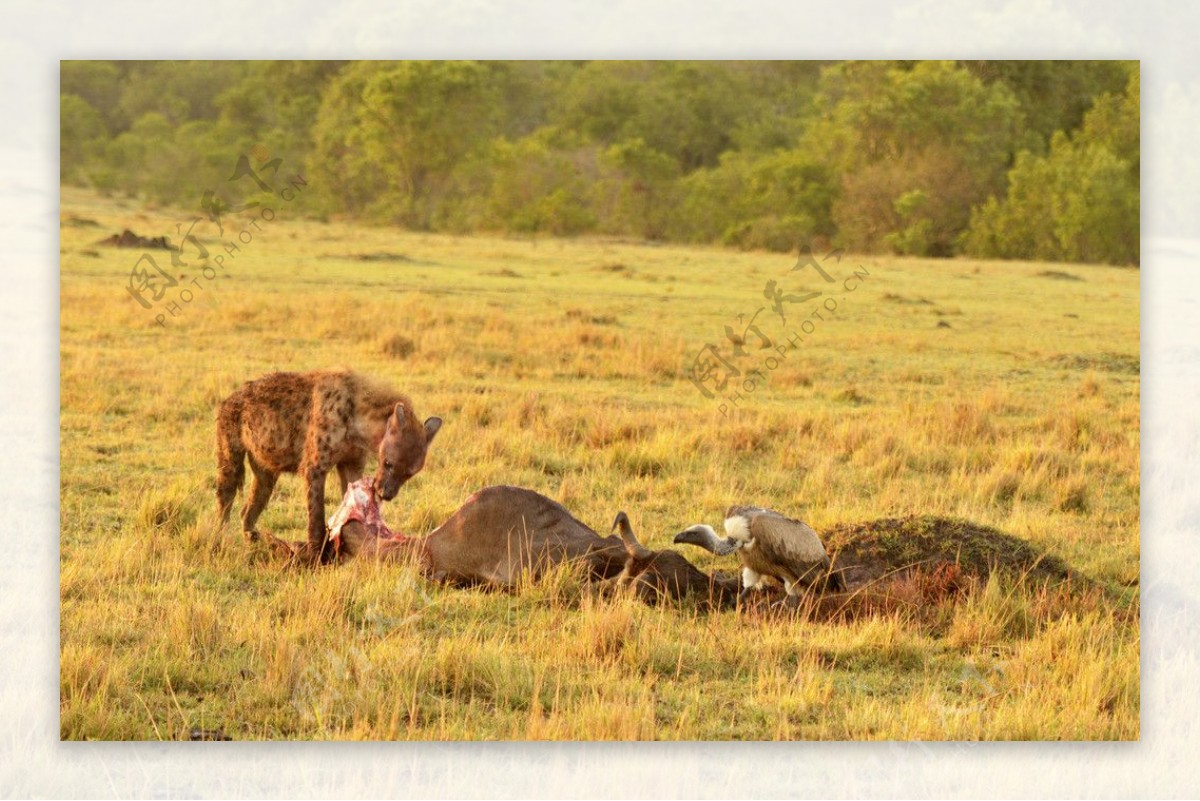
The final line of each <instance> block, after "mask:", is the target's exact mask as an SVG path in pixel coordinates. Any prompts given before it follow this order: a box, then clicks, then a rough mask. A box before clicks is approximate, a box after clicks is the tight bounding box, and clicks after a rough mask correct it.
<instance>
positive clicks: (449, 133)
mask: <svg viewBox="0 0 1200 801" xmlns="http://www.w3.org/2000/svg"><path fill="white" fill-rule="evenodd" d="M497 105H498V96H497V81H496V68H495V67H491V66H488V65H484V64H480V63H476V62H466V61H445V62H428V61H407V62H398V63H390V64H379V63H371V62H368V63H360V64H353V65H351V66H350V67H348V68H347V69H346V70H345V71H343V73H342V74H341V75H339V77H338V79H337V80H335V81H334V82H333V83H332V84H331V85H330V87H329V89H328V90H327V91H326V93H325V97H324V99H323V101H322V104H321V111H320V113H319V115H318V121H317V125H316V128H315V130H314V138H315V139H316V145H315V157H316V164H317V166H318V169H319V172H320V174H321V176H322V178H323V179H324V180H327V181H328V182H329V191H330V192H331V193H332V194H333V195H334V196H335V197H336V198H339V199H341V200H342V201H343V202H344V206H343V208H344V209H345V210H348V211H354V210H363V211H365V212H366V213H367V214H368V215H369V216H373V217H376V218H380V219H386V220H389V221H392V222H396V223H400V224H402V225H406V226H409V227H413V228H422V229H427V228H430V227H431V226H432V225H433V224H434V222H435V219H436V217H437V214H438V212H439V208H441V207H442V206H444V205H445V204H447V203H451V202H453V201H454V197H453V192H452V189H453V186H454V173H455V170H456V169H457V168H458V167H460V165H462V164H463V163H465V162H466V161H468V160H469V159H470V158H471V157H472V156H473V155H474V154H475V151H477V150H479V149H481V148H483V147H485V146H486V145H487V143H488V142H489V141H491V139H492V137H493V136H494V135H495V133H496V132H497V129H498V124H497V119H496V108H497Z"/></svg>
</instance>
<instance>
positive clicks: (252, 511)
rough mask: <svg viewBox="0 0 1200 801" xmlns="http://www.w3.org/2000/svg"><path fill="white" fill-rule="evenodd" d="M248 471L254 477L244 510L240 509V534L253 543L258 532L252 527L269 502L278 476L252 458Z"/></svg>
mask: <svg viewBox="0 0 1200 801" xmlns="http://www.w3.org/2000/svg"><path fill="white" fill-rule="evenodd" d="M250 470H251V471H253V473H254V477H253V478H252V479H251V480H250V495H249V497H248V498H247V499H246V506H245V508H244V509H242V533H243V534H245V535H246V538H247V539H249V540H250V541H251V542H254V541H255V540H257V539H258V532H257V531H255V530H254V526H255V524H257V523H258V517H259V515H261V514H262V513H263V509H265V508H266V507H267V501H269V500H271V493H272V492H273V491H274V490H275V481H276V480H277V479H278V478H279V474H278V473H274V472H272V471H270V470H268V469H267V468H265V467H263V466H262V465H260V464H258V462H256V461H254V458H253V457H251V459H250Z"/></svg>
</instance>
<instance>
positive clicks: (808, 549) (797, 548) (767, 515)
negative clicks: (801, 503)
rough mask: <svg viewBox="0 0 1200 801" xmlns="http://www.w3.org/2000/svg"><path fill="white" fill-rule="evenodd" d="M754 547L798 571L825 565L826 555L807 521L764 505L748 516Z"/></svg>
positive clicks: (772, 559) (827, 556)
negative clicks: (762, 508) (784, 514)
mask: <svg viewBox="0 0 1200 801" xmlns="http://www.w3.org/2000/svg"><path fill="white" fill-rule="evenodd" d="M750 535H751V536H752V537H754V542H755V547H756V548H761V549H762V555H763V557H764V558H765V559H767V560H768V561H770V562H771V563H773V564H787V565H790V566H791V567H792V569H794V570H795V571H796V572H797V575H801V574H803V573H804V572H806V571H807V570H808V569H809V568H812V567H817V566H820V567H827V566H828V565H829V555H828V554H826V553H825V546H824V545H822V544H821V538H820V537H818V536H817V532H815V531H813V529H812V527H811V526H809V525H808V524H807V523H803V522H801V521H799V520H793V519H792V518H790V517H784V516H783V515H781V514H779V513H778V512H774V511H771V510H770V509H764V510H762V511H760V512H759V513H758V514H755V515H753V516H751V517H750Z"/></svg>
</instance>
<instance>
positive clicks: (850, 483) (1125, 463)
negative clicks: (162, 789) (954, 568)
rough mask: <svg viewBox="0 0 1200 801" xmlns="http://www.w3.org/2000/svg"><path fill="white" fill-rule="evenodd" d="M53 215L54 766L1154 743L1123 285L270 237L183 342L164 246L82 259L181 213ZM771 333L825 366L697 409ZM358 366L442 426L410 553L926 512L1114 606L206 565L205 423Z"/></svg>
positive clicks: (619, 250)
mask: <svg viewBox="0 0 1200 801" xmlns="http://www.w3.org/2000/svg"><path fill="white" fill-rule="evenodd" d="M62 212H63V224H62V273H61V299H62V307H61V308H62V320H61V369H62V377H61V436H62V439H61V457H62V472H61V477H62V478H61V480H62V498H61V500H62V512H61V513H62V532H61V605H62V611H61V724H60V725H61V735H62V737H63V738H66V739H84V738H87V739H93V738H94V739H159V738H162V739H178V738H181V737H187V736H188V733H189V732H190V731H192V730H193V729H204V730H212V731H217V730H220V731H222V732H224V733H225V734H227V735H228V736H230V737H233V738H235V739H259V738H262V739H267V738H271V739H274V738H299V739H325V738H339V739H340V738H353V739H357V738H366V739H396V738H399V739H405V738H412V739H447V738H450V739H457V738H470V739H497V738H499V739H533V738H565V739H613V738H636V739H655V738H659V739H727V738H730V739H777V738H806V739H1030V738H1037V739H1133V738H1137V737H1138V733H1139V716H1138V710H1139V668H1138V654H1139V627H1138V589H1137V579H1138V563H1139V558H1138V551H1139V547H1138V516H1139V515H1138V497H1139V463H1138V449H1139V402H1138V393H1139V380H1140V379H1139V356H1138V354H1139V347H1138V344H1139V343H1138V331H1139V318H1138V277H1139V276H1138V273H1137V272H1136V271H1132V270H1121V269H1111V268H1101V267H1090V266H1080V265H1050V264H1035V263H1011V262H1008V263H1000V262H977V261H966V260H954V261H924V260H915V259H890V258H877V257H856V256H852V255H849V256H846V257H844V258H843V259H842V261H841V262H840V263H834V262H832V261H827V262H826V264H827V267H828V268H829V270H830V272H831V273H832V274H833V276H834V277H835V278H836V279H837V280H836V282H835V283H831V284H826V283H825V282H824V281H822V280H821V278H820V277H819V276H818V275H817V274H816V272H815V271H813V270H811V269H806V270H804V271H801V272H789V270H790V268H791V267H792V265H793V264H794V263H795V257H794V256H792V257H787V256H780V255H772V254H764V253H740V252H734V251H726V250H721V249H715V248H684V247H675V246H648V245H644V244H640V243H623V242H613V241H603V240H571V241H562V240H552V239H540V240H537V241H531V240H520V239H505V238H498V237H491V238H489V237H450V236H442V235H422V234H414V233H404V232H400V231H395V230H386V229H379V228H363V227H357V226H354V225H349V224H340V223H336V222H335V223H329V224H324V223H314V222H311V221H304V220H300V219H297V218H294V217H289V214H288V209H287V207H286V205H282V206H281V207H280V208H279V209H278V210H277V216H276V218H275V219H274V221H272V222H260V227H261V230H254V229H252V228H251V229H250V233H251V235H252V240H251V241H250V242H248V243H240V247H241V249H240V250H239V251H237V252H235V253H233V254H232V255H226V258H225V261H224V266H223V268H222V269H220V270H217V271H216V272H215V276H216V277H214V278H212V279H211V280H209V279H206V278H204V277H203V276H202V274H201V273H200V271H199V270H198V269H197V268H195V267H194V266H193V267H189V268H185V269H184V270H183V272H184V273H186V274H187V278H186V282H181V285H180V286H181V287H182V286H184V285H185V283H186V285H188V286H194V297H193V300H192V301H191V302H190V303H186V304H184V305H182V306H181V307H180V310H179V312H178V314H177V315H176V316H175V317H173V318H172V317H170V316H168V317H167V318H166V319H165V325H158V324H157V323H156V321H155V314H156V313H159V310H155V311H147V310H145V309H143V308H142V307H140V306H139V305H138V304H137V303H135V302H134V301H133V300H132V299H131V298H130V296H129V294H128V293H127V292H126V290H125V286H126V284H127V279H128V275H129V270H130V267H131V266H132V264H133V262H134V261H135V260H136V259H137V257H138V255H140V253H141V251H138V250H120V249H116V248H107V247H103V246H98V245H96V244H95V243H96V242H97V241H98V240H100V239H101V238H103V237H106V236H108V235H110V234H112V233H116V232H119V231H120V230H121V229H123V228H126V227H128V228H131V229H133V230H135V231H136V232H137V233H139V234H143V235H146V236H158V235H162V234H168V235H171V236H172V237H174V238H177V234H176V233H175V230H176V228H175V227H176V223H178V222H180V221H186V220H188V219H190V216H191V215H190V214H189V213H187V212H184V211H180V210H172V209H161V210H146V209H143V208H141V207H140V206H138V205H136V204H134V203H133V202H120V201H115V200H110V199H102V198H99V197H97V196H95V195H91V194H88V193H84V192H82V191H78V190H72V189H64V190H63V199H62ZM93 222H94V223H96V225H92V224H91V223H93ZM225 224H226V238H227V239H229V238H232V237H233V236H235V235H236V233H237V231H239V230H241V228H242V226H240V225H237V224H235V223H233V221H232V220H230V219H228V218H227V219H226V220H225ZM204 225H205V226H207V225H208V223H207V221H206V222H205V223H204ZM185 228H186V226H185ZM200 229H201V226H198V227H197V230H198V231H199V230H200ZM203 230H204V231H205V232H206V233H209V234H211V233H212V232H213V231H212V228H211V226H208V227H207V228H204V229H203ZM209 244H210V247H216V246H215V244H214V243H212V242H210V243H209ZM219 252H223V251H217V250H213V253H212V255H213V256H215V255H217V253H219ZM169 261H170V259H169V256H167V257H164V256H162V254H161V252H160V254H159V262H160V264H163V265H166V264H169ZM214 269H215V268H214ZM856 272H857V273H859V275H858V276H857V278H856V279H854V280H850V279H849V277H850V276H854V275H855V273H856ZM193 279H198V284H197V285H192V284H191V282H192V280H193ZM770 280H775V281H777V282H778V284H777V286H778V288H780V289H782V290H783V291H784V292H785V294H788V293H802V291H803V290H804V289H811V290H821V291H825V292H826V295H825V298H827V299H833V300H835V301H836V306H837V308H836V310H835V311H833V312H828V311H826V312H825V313H824V314H823V315H822V318H821V319H818V318H814V317H811V316H810V315H809V310H811V309H812V308H814V307H816V306H817V305H818V303H819V302H820V301H809V302H806V303H804V304H786V303H785V305H784V306H783V311H784V314H785V315H786V316H787V323H786V324H784V323H783V322H781V320H780V317H779V315H778V314H776V312H775V311H774V310H773V309H772V308H770V305H771V303H770V301H769V300H766V299H765V298H764V295H763V291H764V284H765V283H766V282H767V281H770ZM201 287H202V289H201ZM849 287H853V289H852V291H851V290H850V289H849ZM171 297H175V292H174V291H173V292H172V293H171ZM764 305H766V306H767V307H768V308H767V309H766V310H765V311H764V312H763V313H762V314H760V315H759V317H758V319H757V322H759V323H760V324H761V327H762V331H763V332H764V333H765V334H766V335H767V336H768V337H770V338H772V339H773V340H774V341H775V342H776V343H777V344H778V343H780V342H783V343H786V341H787V340H788V338H789V337H791V336H792V332H797V333H798V334H799V336H801V337H802V338H803V341H802V342H798V344H797V347H796V348H795V349H792V350H789V351H788V352H787V355H786V358H785V359H783V360H782V363H781V364H779V365H777V366H776V367H775V369H771V370H767V369H765V368H764V370H763V377H760V378H756V379H755V381H754V382H753V386H752V387H751V388H748V389H747V388H745V387H743V388H742V390H741V395H742V397H741V399H740V400H739V401H738V403H737V404H736V406H733V405H732V404H730V402H729V401H727V400H723V399H722V397H721V396H718V397H715V398H712V399H709V398H706V397H704V395H703V394H702V393H701V392H700V391H699V390H698V389H697V387H696V386H694V385H693V383H692V382H691V381H689V380H688V369H687V368H688V366H689V365H690V364H691V362H692V360H693V359H694V358H695V356H696V354H697V353H698V352H699V351H700V349H701V348H702V347H703V346H704V345H705V344H706V343H709V342H711V343H714V344H716V343H720V342H723V341H724V339H725V337H724V326H725V325H726V324H731V325H734V326H738V325H739V323H738V319H737V318H738V315H739V314H744V315H746V316H747V317H748V316H749V315H752V314H753V313H754V312H755V311H756V310H757V309H758V308H759V307H761V306H764ZM803 320H809V321H810V322H811V323H812V325H811V326H810V327H811V329H812V330H811V332H809V331H808V330H807V328H805V329H802V328H801V321H803ZM743 322H744V321H743ZM758 344H759V343H758V341H757V339H756V338H755V337H754V336H753V335H751V336H750V337H748V338H747V340H746V343H745V348H746V350H747V356H746V357H745V358H746V360H747V361H746V363H747V364H749V363H750V360H753V359H758V360H761V359H762V358H764V356H763V354H765V353H767V351H759V350H758ZM336 367H349V368H353V369H356V370H359V371H361V372H364V373H366V374H369V375H372V376H376V377H378V378H380V379H385V380H387V381H389V382H391V383H393V384H395V385H396V386H398V387H400V388H402V389H404V390H405V391H407V392H408V393H410V394H411V395H412V397H413V399H414V402H415V404H416V409H417V412H418V413H419V414H421V415H430V414H438V415H440V416H442V417H443V418H444V419H445V421H446V425H445V427H444V428H443V429H442V433H441V434H440V435H439V437H438V439H437V441H436V443H435V444H434V447H433V449H432V452H431V458H430V460H429V463H428V464H427V466H426V469H425V471H424V472H423V473H422V474H421V475H420V476H419V477H417V478H416V479H415V480H414V481H413V482H411V483H410V484H409V485H408V486H407V487H406V488H405V489H404V490H403V491H402V492H401V494H400V496H399V497H398V498H397V499H396V501H395V502H393V503H391V504H389V505H388V506H386V507H385V510H384V513H385V516H386V518H387V519H388V521H389V523H390V524H391V525H393V527H395V528H398V529H400V530H404V531H407V532H410V533H425V532H428V531H430V530H432V529H433V528H434V527H435V526H436V525H437V524H438V523H439V522H440V521H442V520H444V519H445V518H446V517H448V516H449V515H450V514H451V513H452V512H453V511H454V510H455V509H456V508H457V507H458V505H459V504H460V503H461V502H462V501H463V500H464V499H465V498H466V497H467V496H468V495H470V494H471V493H472V492H473V491H475V490H476V489H479V488H481V487H484V486H487V485H489V484H497V483H507V484H517V485H521V486H526V487H530V488H532V489H535V490H538V491H540V492H543V493H545V494H546V495H549V496H550V497H552V498H554V499H556V500H558V501H560V502H562V503H563V504H565V505H566V506H567V507H568V508H570V509H571V510H572V512H573V513H574V514H576V515H577V516H578V517H579V518H580V519H582V520H584V521H585V522H588V523H589V524H590V525H592V526H593V527H594V528H597V529H598V530H603V531H604V533H607V526H608V524H609V523H610V522H611V520H612V518H613V515H614V513H615V512H616V511H617V510H618V509H625V510H627V511H628V512H629V513H630V516H631V518H632V520H633V523H634V525H635V527H636V528H637V529H638V531H639V533H640V535H641V537H642V539H643V541H644V542H646V543H647V544H648V545H650V546H651V547H658V548H662V547H668V546H669V543H670V537H671V536H672V535H673V533H674V532H676V531H679V530H680V529H681V528H683V527H684V526H685V525H688V524H691V523H695V522H708V523H710V524H715V525H718V526H719V523H720V519H721V517H722V514H723V512H724V510H725V508H726V506H727V505H729V504H730V503H733V502H752V503H758V504H762V505H768V506H772V507H774V508H777V509H780V510H782V511H786V512H790V513H792V514H794V515H795V516H798V517H802V518H803V519H805V520H807V521H808V522H809V523H811V524H812V525H813V526H814V527H816V529H817V530H818V531H821V530H822V529H829V528H832V527H834V526H838V525H845V524H854V523H862V522H869V521H872V520H875V519H878V518H883V517H897V516H905V515H915V514H935V515H941V516H946V517H953V518H959V519H962V520H966V521H970V522H972V523H976V524H980V525H987V526H994V527H995V528H997V529H1000V530H1002V531H1003V532H1006V533H1008V534H1011V535H1013V536H1016V537H1018V538H1020V539H1022V540H1024V541H1026V542H1028V543H1029V544H1030V545H1031V546H1033V547H1036V548H1037V549H1040V550H1044V551H1045V552H1047V553H1049V554H1050V555H1053V556H1055V557H1058V558H1060V559H1062V560H1063V561H1065V562H1066V563H1067V564H1069V565H1070V566H1071V567H1072V568H1073V569H1075V570H1077V571H1079V573H1081V574H1083V575H1084V576H1087V577H1089V578H1090V579H1091V580H1092V581H1093V582H1095V586H1094V587H1092V588H1091V589H1090V590H1087V591H1073V592H1070V593H1061V592H1058V593H1056V592H1050V591H1046V590H1043V589H1040V588H1038V587H1036V586H1032V585H1029V584H1027V583H1024V582H1021V581H1019V580H1012V579H1002V578H993V579H992V580H990V581H989V582H987V583H986V584H981V585H980V586H977V587H976V588H974V589H973V590H971V591H970V592H968V593H967V594H966V595H965V596H960V597H958V598H957V599H954V600H951V601H947V602H942V604H941V606H939V608H938V609H935V610H928V609H920V608H913V609H905V608H898V609H896V610H895V611H894V612H889V613H886V614H879V615H871V616H864V617H860V618H857V619H854V620H852V621H849V622H845V621H843V622H821V621H812V620H804V619H778V618H771V617H763V616H755V615H747V614H742V615H739V614H735V613H720V614H708V615H706V614H702V613H700V612H699V611H697V610H696V609H694V608H692V607H690V606H688V605H687V604H684V605H682V606H679V607H665V608H663V607H657V608H656V607H646V606H643V605H641V604H639V603H637V602H636V601H633V600H630V599H627V598H615V599H598V598H595V597H593V596H592V595H591V594H590V593H588V592H587V591H585V589H584V588H582V587H580V586H579V584H578V582H576V581H574V580H573V579H572V578H571V577H570V576H557V577H556V578H555V579H554V580H550V581H545V582H541V583H539V584H536V585H534V586H531V587H528V588H527V589H526V590H525V591H523V592H520V593H515V594H507V593H495V592H485V591H481V590H461V589H451V588H444V587H440V586H437V585H432V584H429V583H427V582H425V581H424V580H422V579H421V578H420V577H418V576H417V575H416V574H415V573H414V572H413V571H411V570H409V569H407V568H402V567H397V566H381V565H377V564H368V563H360V564H349V565H343V566H340V567H336V568H326V569H321V570H319V571H315V572H309V571H288V570H281V569H280V566H279V564H278V563H276V562H274V561H272V560H271V559H269V558H268V556H267V554H266V553H265V552H263V551H261V550H255V549H253V548H251V547H250V546H249V545H247V544H246V543H245V542H244V541H243V540H242V538H241V536H240V534H238V533H237V532H236V531H235V530H233V528H231V529H230V530H228V531H226V532H224V533H223V534H217V533H215V532H214V526H213V523H214V520H213V518H214V507H215V496H214V480H215V458H214V412H215V409H216V406H217V403H218V402H219V401H220V399H221V398H222V397H224V396H225V395H227V394H228V393H229V392H231V391H232V390H233V389H234V388H236V387H237V385H238V384H239V383H240V382H242V381H244V380H246V379H248V378H253V377H255V376H258V375H260V374H262V373H265V372H268V371H271V370H308V369H320V368H336ZM733 391H734V385H733V384H732V383H731V384H730V387H729V388H728V389H727V391H726V393H725V394H726V395H728V394H730V393H731V392H733ZM722 403H724V404H725V405H726V407H727V408H726V409H725V410H724V412H722V411H721V410H720V408H719V405H720V404H722ZM335 483H336V482H331V483H330V492H329V493H328V494H329V495H330V500H329V503H330V508H331V509H332V505H333V503H334V501H335V500H336V499H335V498H334V497H332V496H333V495H335V492H334V491H333V486H334V484H335ZM300 490H301V484H300V481H299V480H298V479H297V478H295V477H292V476H288V477H284V478H283V479H281V481H280V485H279V487H278V489H277V490H276V493H275V496H274V499H273V501H272V503H271V505H270V506H269V507H268V510H267V513H266V514H265V516H264V518H263V520H262V521H261V526H262V527H264V528H266V529H268V530H270V531H272V532H274V533H275V534H277V535H279V536H283V537H288V538H292V539H299V538H301V537H302V536H303V533H302V532H303V523H304V518H305V516H304V509H303V497H302V493H301V491H300ZM687 556H688V557H689V558H691V559H693V561H695V562H696V563H697V564H698V565H699V566H701V567H702V568H703V569H706V570H711V569H717V568H720V569H729V568H732V567H733V563H732V562H731V560H730V558H725V559H718V558H716V557H712V556H709V555H708V554H705V553H703V552H700V551H697V550H694V549H693V550H689V551H688V552H687Z"/></svg>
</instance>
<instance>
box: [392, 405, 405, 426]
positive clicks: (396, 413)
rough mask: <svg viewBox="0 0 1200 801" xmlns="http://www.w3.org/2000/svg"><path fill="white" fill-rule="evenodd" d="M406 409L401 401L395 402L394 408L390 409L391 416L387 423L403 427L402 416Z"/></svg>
mask: <svg viewBox="0 0 1200 801" xmlns="http://www.w3.org/2000/svg"><path fill="white" fill-rule="evenodd" d="M408 413H409V412H408V409H407V408H406V407H405V406H404V404H403V403H397V404H396V408H395V409H393V410H392V416H391V417H389V418H388V425H389V426H395V427H396V428H404V417H405V415H407V414H408Z"/></svg>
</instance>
